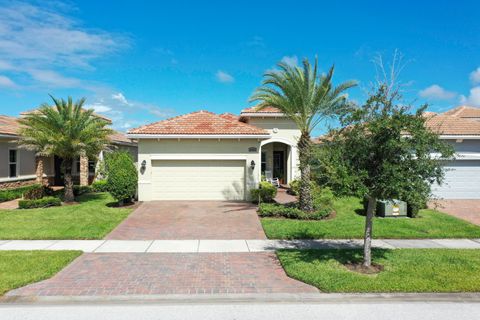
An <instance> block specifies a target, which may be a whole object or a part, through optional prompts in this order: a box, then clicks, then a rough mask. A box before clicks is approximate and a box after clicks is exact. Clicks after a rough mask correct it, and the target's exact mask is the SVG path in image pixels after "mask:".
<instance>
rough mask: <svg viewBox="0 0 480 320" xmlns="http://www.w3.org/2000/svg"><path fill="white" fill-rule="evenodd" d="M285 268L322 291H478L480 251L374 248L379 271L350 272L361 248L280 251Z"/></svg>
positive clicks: (358, 258) (359, 259)
mask: <svg viewBox="0 0 480 320" xmlns="http://www.w3.org/2000/svg"><path fill="white" fill-rule="evenodd" d="M277 254H278V257H279V259H280V262H281V263H282V266H283V267H284V269H285V271H286V273H287V274H288V275H289V276H290V277H292V278H294V279H297V280H300V281H303V282H305V283H308V284H311V285H313V286H315V287H317V288H318V289H320V290H321V291H324V292H478V291H480V250H468V249H467V250H465V249H464V250H453V249H401V250H399V249H398V250H382V249H374V250H373V262H374V263H379V264H381V265H383V266H384V270H383V271H381V272H380V273H378V274H374V275H367V274H361V273H357V272H353V271H350V270H349V269H347V268H346V267H345V266H344V264H345V263H348V262H359V261H361V257H362V251H361V250H305V251H302V250H294V251H290V250H282V251H279V252H277Z"/></svg>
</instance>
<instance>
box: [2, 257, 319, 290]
mask: <svg viewBox="0 0 480 320" xmlns="http://www.w3.org/2000/svg"><path fill="white" fill-rule="evenodd" d="M309 292H318V290H317V289H316V288H314V287H311V286H309V285H306V284H304V283H302V282H299V281H296V280H293V279H291V278H289V277H287V275H286V274H285V272H284V271H283V269H282V267H281V266H280V264H279V262H278V260H277V258H276V256H275V254H274V253H202V254H198V253H188V254H185V253H111V254H107V253H88V254H84V255H82V256H81V257H80V258H78V259H77V260H75V261H74V262H73V263H72V264H71V265H69V266H68V267H67V268H65V269H64V270H62V271H61V272H60V273H58V274H57V275H55V276H54V277H53V278H51V279H49V280H45V281H42V282H39V283H36V284H32V285H29V286H26V287H23V288H20V289H16V290H13V291H10V292H9V293H7V295H8V296H65V295H69V296H86V295H88V296H97V295H99V296H100V295H101V296H106V295H110V296H111V295H147V294H205V293H207V294H215V293H217V294H218V293H237V294H238V293H309Z"/></svg>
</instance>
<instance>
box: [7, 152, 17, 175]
mask: <svg viewBox="0 0 480 320" xmlns="http://www.w3.org/2000/svg"><path fill="white" fill-rule="evenodd" d="M8 151H9V152H8V170H9V171H8V176H9V177H10V178H15V177H16V176H17V175H18V174H17V168H18V167H17V150H15V149H10V150H8Z"/></svg>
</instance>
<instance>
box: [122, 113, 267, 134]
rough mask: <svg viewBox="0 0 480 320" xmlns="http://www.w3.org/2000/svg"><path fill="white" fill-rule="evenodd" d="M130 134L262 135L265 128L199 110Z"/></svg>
mask: <svg viewBox="0 0 480 320" xmlns="http://www.w3.org/2000/svg"><path fill="white" fill-rule="evenodd" d="M128 133H129V134H165V135H168V134H172V135H182V134H186V135H187V134H195V135H215V134H220V135H237V134H240V135H243V134H249V135H250V134H252V135H262V134H268V132H267V131H266V130H264V129H261V128H258V127H255V126H252V125H249V124H246V123H243V122H240V121H238V118H237V117H235V118H233V117H232V115H231V114H223V115H217V114H215V113H212V112H209V111H203V110H202V111H197V112H192V113H188V114H185V115H181V116H177V117H173V118H170V119H167V120H163V121H159V122H155V123H152V124H148V125H145V126H142V127H139V128H135V129H132V130H129V131H128Z"/></svg>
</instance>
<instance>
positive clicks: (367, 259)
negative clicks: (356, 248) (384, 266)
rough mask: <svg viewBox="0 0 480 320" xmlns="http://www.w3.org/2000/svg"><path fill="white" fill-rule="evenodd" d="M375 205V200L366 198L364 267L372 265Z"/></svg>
mask: <svg viewBox="0 0 480 320" xmlns="http://www.w3.org/2000/svg"><path fill="white" fill-rule="evenodd" d="M376 205H377V199H375V198H373V197H368V207H367V215H366V217H365V235H364V238H363V265H364V266H365V267H370V266H371V265H372V227H373V215H374V214H375V207H376Z"/></svg>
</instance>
